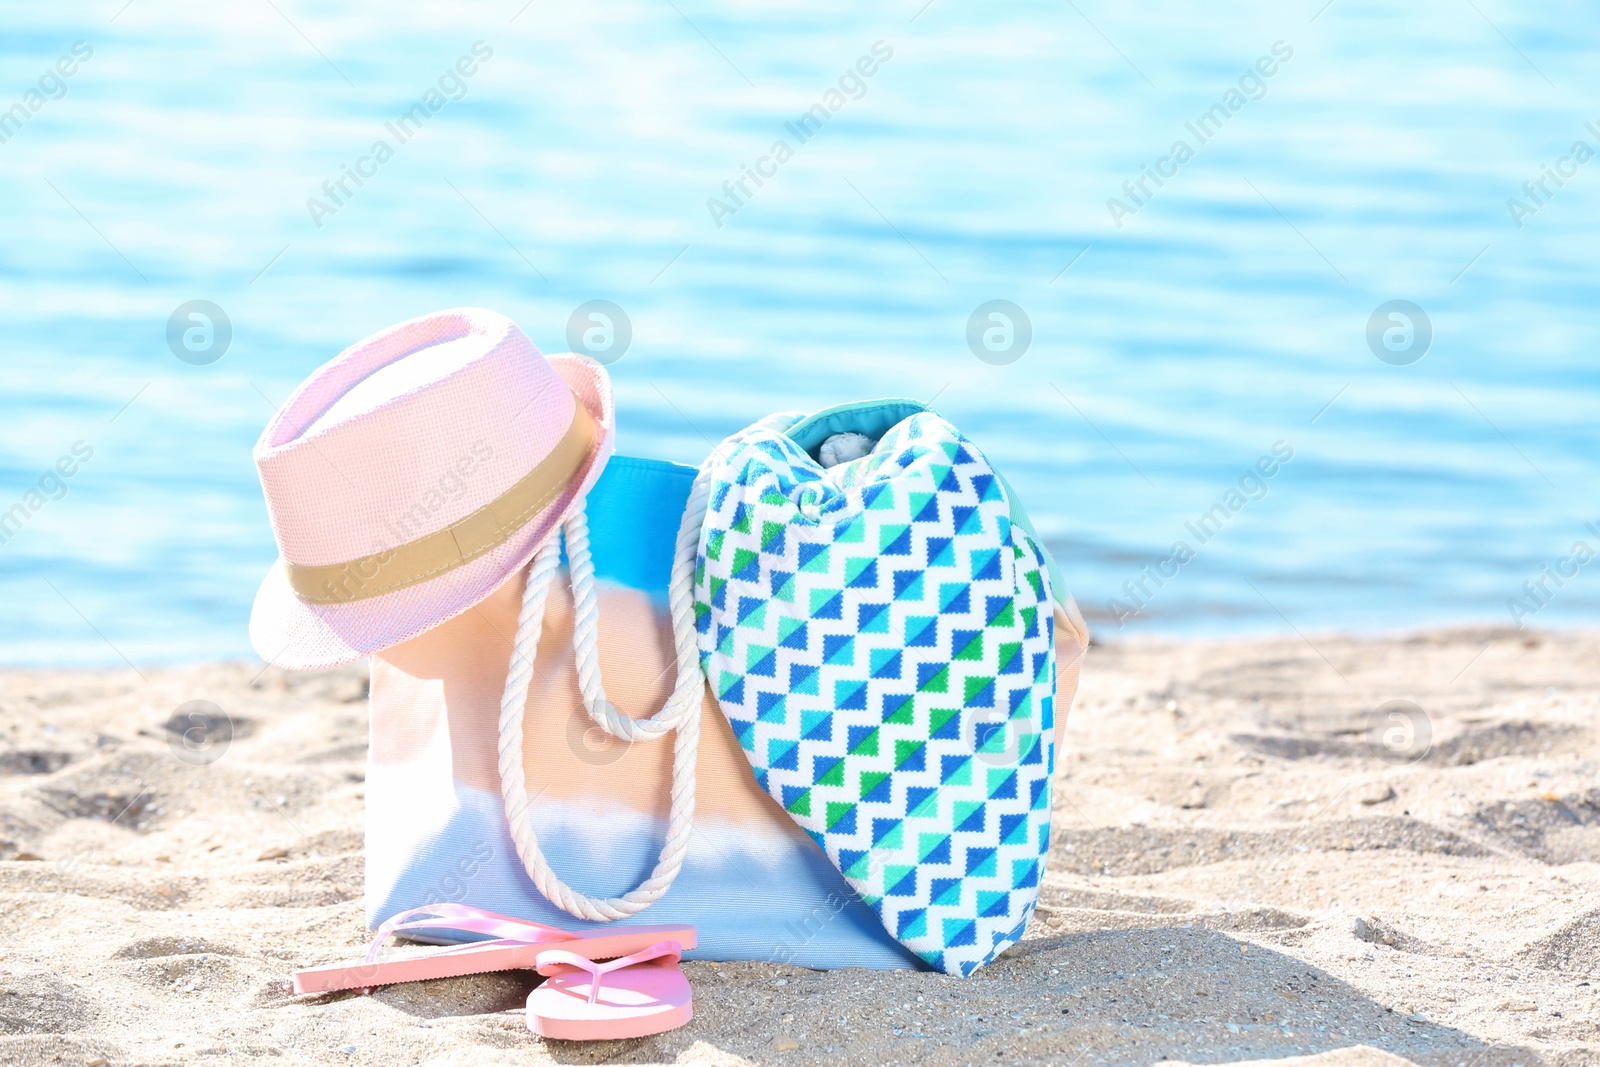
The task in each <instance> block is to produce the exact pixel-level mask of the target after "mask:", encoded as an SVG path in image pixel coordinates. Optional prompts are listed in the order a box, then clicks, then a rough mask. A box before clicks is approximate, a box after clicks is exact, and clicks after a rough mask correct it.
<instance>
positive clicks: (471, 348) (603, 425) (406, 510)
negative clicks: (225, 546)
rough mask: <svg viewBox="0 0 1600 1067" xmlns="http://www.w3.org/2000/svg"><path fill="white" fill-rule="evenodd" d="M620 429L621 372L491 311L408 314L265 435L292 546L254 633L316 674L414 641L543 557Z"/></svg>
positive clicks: (261, 445) (321, 374)
mask: <svg viewBox="0 0 1600 1067" xmlns="http://www.w3.org/2000/svg"><path fill="white" fill-rule="evenodd" d="M615 436H616V420H615V417H614V412H613V410H612V400H611V379H610V378H609V377H608V376H607V374H606V372H605V369H604V368H603V367H601V366H600V365H599V364H598V363H595V362H593V361H592V360H589V359H585V358H584V357H582V356H575V355H562V356H551V357H549V358H548V359H546V358H545V357H544V356H542V355H540V353H539V350H538V349H537V348H535V347H534V345H533V342H531V341H529V340H528V338H527V337H526V336H525V335H524V334H523V332H522V331H521V330H519V329H518V328H517V326H516V324H515V323H513V322H512V321H511V320H510V319H508V318H506V317H505V316H503V315H497V314H495V313H494V312H492V311H485V310H483V309H481V308H457V309H455V310H453V311H441V312H438V313H437V314H433V315H425V316H423V317H422V318H418V319H412V320H411V321H410V322H402V323H400V324H399V325H398V326H391V327H389V328H388V329H386V330H383V331H381V332H379V333H376V334H374V335H373V336H371V337H369V338H367V339H366V340H365V341H361V342H360V343H358V344H355V345H353V346H351V347H350V348H347V349H345V350H344V351H343V352H341V353H340V354H339V355H338V356H337V357H335V358H334V359H333V360H332V361H330V362H328V363H326V364H324V365H323V366H322V367H320V368H318V369H317V370H316V371H315V372H314V373H313V374H312V375H311V377H310V378H308V379H307V380H306V381H305V382H304V383H303V384H302V385H301V386H300V388H299V389H297V390H295V392H294V395H293V396H291V397H290V398H289V400H288V401H287V402H286V403H285V404H284V405H283V409H282V410H281V411H279V412H278V414H277V416H276V417H274V418H273V420H272V422H271V423H269V424H268V426H267V428H266V430H265V431H264V432H263V433H262V435H261V440H260V441H258V442H256V448H255V461H256V468H257V469H258V470H259V472H260V474H261V488H262V490H263V492H264V493H265V494H266V498H267V512H268V514H269V515H270V517H271V519H272V531H273V534H274V536H276V538H277V541H278V551H279V552H280V553H281V556H280V558H279V559H278V562H277V563H275V564H274V565H273V567H272V570H270V571H269V572H267V577H266V580H265V581H263V582H262V583H261V589H260V591H259V592H257V593H256V601H255V607H254V608H253V609H252V611H251V613H250V642H251V644H253V645H254V646H255V649H256V651H257V652H258V653H260V654H261V657H262V658H263V659H265V660H266V661H267V662H268V663H272V664H276V665H277V666H279V667H286V668H290V669H295V670H314V669H319V668H324V667H334V666H338V665H339V664H341V663H349V662H351V661H352V660H356V659H360V658H361V657H362V656H365V655H367V654H369V653H372V652H376V651H379V650H380V649H384V648H388V647H389V646H391V645H395V644H399V643H400V642H402V641H406V640H409V639H410V638H412V637H415V636H417V635H418V634H420V633H422V632H423V631H425V630H428V629H431V628H432V627H434V626H437V625H438V624H439V623H441V622H444V621H445V620H447V619H450V618H453V617H454V616H456V615H459V614H461V613H462V612H463V611H466V610H467V609H469V608H471V607H472V606H473V605H475V604H477V603H479V602H481V601H482V600H483V599H484V598H485V597H487V596H488V595H489V594H490V593H492V592H494V590H495V589H497V588H498V587H499V586H500V585H501V584H502V583H504V582H505V581H506V580H507V579H508V578H511V577H512V576H514V575H516V574H517V573H518V572H519V571H521V570H522V568H524V567H525V566H527V564H528V561H529V560H530V559H532V558H533V554H534V552H535V551H536V550H537V549H538V548H539V546H540V545H541V544H543V543H544V542H545V540H546V539H547V538H549V537H552V536H554V535H555V533H556V531H557V529H558V528H559V526H560V524H561V522H562V520H563V519H565V518H566V516H567V515H568V513H570V512H571V511H572V509H573V508H574V507H576V506H577V505H578V504H579V503H580V502H581V501H582V499H583V497H584V494H585V493H587V492H588V491H589V488H590V486H592V485H593V484H594V482H595V479H596V478H598V477H599V476H600V471H601V470H602V469H603V468H604V467H605V464H606V460H607V459H608V458H609V457H610V455H611V449H612V445H613V442H614V440H615Z"/></svg>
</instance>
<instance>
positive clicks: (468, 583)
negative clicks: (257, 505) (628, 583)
mask: <svg viewBox="0 0 1600 1067" xmlns="http://www.w3.org/2000/svg"><path fill="white" fill-rule="evenodd" d="M546 358H547V359H548V360H549V362H550V365H551V366H552V367H554V368H555V371H556V373H557V374H559V375H560V376H561V379H562V380H563V381H564V382H566V383H567V385H568V386H569V387H570V388H571V389H572V392H573V395H574V396H576V397H577V398H578V402H579V403H581V404H583V406H584V407H585V408H587V409H588V411H589V414H591V415H593V416H594V418H595V420H596V421H597V422H598V423H599V425H600V435H599V438H598V440H596V442H595V446H594V448H593V449H592V450H591V451H590V454H589V457H588V459H587V460H586V461H585V463H584V466H583V468H582V470H581V473H580V474H579V475H578V476H577V477H575V478H574V479H573V480H572V483H571V484H570V485H569V486H568V488H567V489H566V491H564V492H563V493H561V495H560V496H558V497H556V499H555V500H553V501H551V503H550V504H549V506H548V507H546V508H545V509H544V510H543V511H542V512H540V513H539V515H537V516H536V517H535V518H534V519H533V520H532V521H530V522H529V523H528V524H527V525H526V526H524V527H522V529H520V530H518V531H517V532H516V533H515V534H514V535H513V536H512V537H511V538H509V539H508V540H507V541H506V542H505V543H504V544H502V545H500V546H499V547H497V548H495V549H494V550H492V551H490V552H486V553H484V554H483V555H482V556H479V557H478V558H476V559H474V560H472V561H471V562H469V563H465V564H462V565H461V566H459V567H456V568H453V569H452V570H449V571H446V572H445V573H443V574H441V575H439V576H438V577H437V578H431V579H429V580H428V581H426V582H419V583H418V584H416V585H413V586H408V587H407V588H405V589H399V590H396V591H395V592H392V593H385V594H383V595H381V596H375V597H369V598H367V599H364V600H358V601H349V602H345V603H340V604H311V603H307V602H306V601H304V600H301V599H300V598H299V597H298V596H296V595H295V593H294V590H293V589H292V588H291V587H290V585H289V576H288V572H287V571H286V570H285V569H284V565H283V559H282V558H281V557H280V558H279V559H278V560H277V562H275V563H274V564H273V565H272V569H271V570H269V571H268V572H267V575H266V578H265V579H263V581H262V582H261V588H260V589H258V590H257V591H256V599H255V604H254V605H253V606H252V607H251V609H250V643H251V644H252V645H253V646H254V647H255V650H256V653H257V654H258V655H260V656H261V658H262V659H263V660H265V661H266V662H268V663H270V664H272V665H273V666H276V667H282V668H284V669H286V670H298V671H310V670H324V669H327V668H329V667H338V666H342V665H343V664H346V663H353V662H355V661H356V660H358V659H361V658H362V657H363V656H369V655H371V654H372V653H374V652H380V651H382V650H383V649H386V648H390V647H392V646H394V645H398V644H400V643H401V642H403V641H409V640H411V639H412V638H413V637H416V636H418V635H419V634H422V633H425V632H427V631H428V630H431V629H433V628H434V627H435V626H438V625H439V624H440V623H442V622H446V621H448V620H450V619H453V618H455V617H456V616H457V615H460V614H461V613H462V612H464V611H469V610H471V609H472V608H473V607H474V606H476V605H477V604H480V603H482V602H483V601H484V600H485V599H487V598H488V597H489V595H490V594H492V593H493V592H494V591H495V590H496V589H498V588H500V586H502V585H504V584H505V583H506V581H508V580H509V579H511V578H512V577H515V576H516V575H517V574H519V573H520V572H521V571H522V569H523V568H524V567H526V566H527V565H528V563H529V561H530V560H532V559H533V556H534V553H536V552H537V551H538V550H539V548H540V546H542V545H543V544H544V543H545V542H546V541H547V540H549V538H551V537H553V536H555V535H556V533H557V531H559V529H560V528H561V524H562V523H563V522H564V521H565V520H566V518H567V516H568V515H570V514H571V513H572V511H573V509H574V508H576V507H578V506H579V505H580V504H581V503H582V501H583V498H584V497H585V496H586V495H587V494H588V492H589V490H590V489H591V488H592V487H593V486H594V483H595V481H596V479H598V478H599V477H600V473H601V471H603V470H604V469H605V465H606V461H607V460H608V459H610V457H611V452H612V449H613V448H614V447H615V445H616V430H617V423H616V412H615V410H614V403H613V400H612V396H611V383H610V379H609V378H608V377H607V376H606V372H605V369H604V368H602V367H601V366H600V365H599V364H597V363H594V362H592V361H590V360H588V359H585V358H583V357H581V356H574V355H556V356H549V357H546Z"/></svg>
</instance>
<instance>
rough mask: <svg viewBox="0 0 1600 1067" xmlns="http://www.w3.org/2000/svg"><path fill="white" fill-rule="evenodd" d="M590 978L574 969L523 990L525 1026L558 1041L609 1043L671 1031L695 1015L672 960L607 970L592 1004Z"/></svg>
mask: <svg viewBox="0 0 1600 1067" xmlns="http://www.w3.org/2000/svg"><path fill="white" fill-rule="evenodd" d="M593 980H594V979H593V977H592V976H591V975H588V974H585V973H577V972H574V973H569V974H558V975H556V976H555V977H553V978H549V979H546V980H545V983H544V984H543V985H541V986H540V987H539V988H537V989H535V990H534V991H533V992H532V993H529V994H528V1029H530V1030H532V1031H533V1032H534V1033H536V1034H539V1035H541V1036H543V1037H548V1038H553V1039H555V1040H558V1041H614V1040H618V1039H621V1038H629V1037H645V1036H647V1035H649V1034H660V1033H664V1032H666V1031H668V1030H675V1029H677V1028H678V1027H680V1026H682V1025H683V1024H684V1023H687V1022H688V1021H689V1020H690V1019H692V1018H694V998H693V996H692V994H691V993H690V990H689V980H688V979H687V978H685V977H684V975H683V971H682V970H680V969H679V968H678V964H677V963H676V962H672V963H666V964H663V965H661V966H651V965H650V964H648V963H641V964H637V965H635V966H632V967H628V968H625V969H623V970H618V971H612V972H610V973H609V974H606V975H605V976H604V977H603V978H602V979H601V984H600V994H599V997H598V998H597V1002H596V1003H594V1004H591V1003H589V989H590V983H591V982H593Z"/></svg>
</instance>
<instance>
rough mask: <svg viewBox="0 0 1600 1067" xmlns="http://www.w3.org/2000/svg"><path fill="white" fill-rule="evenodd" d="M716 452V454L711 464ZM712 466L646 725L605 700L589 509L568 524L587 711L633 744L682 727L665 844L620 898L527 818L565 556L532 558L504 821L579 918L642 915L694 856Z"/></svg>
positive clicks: (506, 731) (505, 705)
mask: <svg viewBox="0 0 1600 1067" xmlns="http://www.w3.org/2000/svg"><path fill="white" fill-rule="evenodd" d="M715 456H716V453H715V452H714V453H713V458H714V457H715ZM711 466H712V464H711V460H709V459H708V460H707V461H706V464H705V466H704V467H702V468H701V470H700V472H699V473H698V474H697V475H696V477H695V480H694V485H693V486H692V487H691V488H690V490H689V502H688V504H687V506H685V508H684V511H683V521H682V522H681V523H680V524H679V527H678V542H677V545H676V546H675V552H674V555H673V561H672V578H671V582H670V583H669V585H668V587H667V602H668V607H669V609H670V611H671V615H672V633H673V641H674V644H675V646H676V652H677V672H678V673H677V678H676V679H675V681H674V682H673V688H672V693H671V694H670V695H669V696H668V697H667V700H666V703H665V704H664V705H663V707H662V709H661V710H660V711H659V712H657V713H656V714H655V715H653V716H651V717H650V718H648V719H639V720H635V719H631V718H629V717H628V716H626V715H623V714H622V713H621V712H620V711H618V710H617V709H616V707H615V706H614V705H613V704H612V703H611V702H610V701H609V700H607V699H606V695H605V687H604V685H603V684H602V682H601V679H600V653H599V630H600V628H599V607H598V604H597V601H596V596H595V590H594V562H593V560H592V559H591V558H590V554H589V525H588V520H587V519H586V518H585V516H584V514H583V511H582V508H581V506H580V507H579V508H577V509H575V510H574V511H573V513H572V515H570V516H569V517H568V518H567V521H566V524H565V529H566V535H567V556H568V560H569V563H570V564H571V575H572V597H573V604H574V613H575V614H574V623H573V646H574V649H575V651H576V654H577V664H578V677H579V685H580V688H581V689H582V691H583V699H584V707H585V708H586V709H587V710H588V712H589V716H590V717H591V718H592V719H593V720H594V721H595V724H596V725H598V726H599V727H600V728H601V729H603V730H605V731H606V732H607V733H609V734H611V735H612V736H613V737H617V738H620V739H622V740H624V741H627V742H630V743H631V742H633V741H653V740H656V739H658V738H660V737H661V736H662V735H663V734H665V733H666V732H667V731H668V730H676V731H677V736H676V738H675V739H674V743H673V753H672V790H671V798H672V802H671V807H670V810H669V812H668V815H667V833H666V839H665V840H664V841H663V842H662V845H661V854H660V857H659V858H658V859H657V860H656V865H655V868H654V869H653V870H652V871H651V872H650V876H649V877H648V878H646V879H645V881H644V882H643V883H642V884H640V885H639V886H638V887H637V888H636V889H633V890H632V891H630V892H628V893H625V894H623V895H622V896H620V897H608V898H600V897H591V896H587V895H585V894H583V893H580V892H578V891H577V890H575V889H573V888H572V887H571V886H569V885H567V884H566V883H565V882H563V881H562V880H561V878H560V877H559V876H558V875H557V874H556V873H555V872H554V871H552V870H551V869H550V864H549V862H548V861H547V860H546V859H545V856H544V852H543V851H542V850H541V849H540V847H539V839H538V835H537V834H535V833H534V830H533V826H532V824H531V823H530V821H529V820H528V808H529V806H530V801H529V799H528V792H527V787H526V785H525V784H524V776H523V775H524V772H523V767H522V717H523V709H524V707H525V706H526V705H527V702H528V686H529V683H531V682H532V681H533V662H534V656H535V654H536V653H537V651H538V646H539V633H540V629H541V628H542V627H543V625H544V606H545V600H546V598H547V597H548V595H549V592H550V583H551V582H552V581H553V580H554V578H555V574H556V571H557V570H558V569H559V567H560V563H561V554H560V545H559V542H558V541H557V539H556V538H555V537H554V536H552V537H551V538H550V539H549V540H548V541H546V542H545V544H544V545H543V546H541V547H540V549H539V551H538V552H536V553H535V554H534V557H533V562H532V564H531V565H530V567H529V569H528V584H527V587H526V589H525V590H524V591H523V594H522V611H521V613H520V614H519V615H518V618H517V635H516V639H515V640H514V641H513V643H512V649H511V666H510V670H509V671H508V672H507V674H506V687H505V692H504V694H503V695H502V696H501V699H500V762H499V766H500V793H501V796H502V798H503V799H504V801H505V811H506V821H507V823H508V824H509V826H510V830H511V840H512V842H513V843H515V845H516V848H517V855H518V856H520V857H521V859H522V864H523V866H524V867H525V868H527V871H528V876H529V877H530V878H532V879H533V883H534V885H535V886H537V887H538V889H539V892H540V893H542V894H544V896H545V898H546V899H547V900H549V901H550V902H551V903H552V904H554V905H555V906H556V907H558V908H560V909H561V910H562V911H565V912H567V913H568V914H570V915H575V916H577V917H578V918H580V919H590V920H593V921H597V922H603V921H609V920H612V919H622V918H626V917H627V916H629V915H634V914H637V913H638V912H640V911H643V910H644V909H645V908H648V907H649V906H650V905H651V904H654V903H655V902H656V901H657V900H659V899H660V898H661V897H662V895H663V894H665V893H666V891H667V889H668V888H669V887H670V886H671V885H672V882H673V880H674V879H676V878H677V877H678V872H679V871H680V870H681V869H682V867H683V860H684V857H685V856H686V855H687V854H688V852H689V838H690V835H691V834H692V833H693V831H694V801H695V757H696V755H697V754H698V750H699V747H700V705H701V699H702V693H703V690H704V685H705V681H704V678H703V676H702V674H701V673H700V653H699V647H698V640H697V634H696V631H695V624H694V572H695V564H696V557H697V554H698V552H699V546H700V528H701V526H702V525H703V524H704V521H705V514H706V501H707V498H708V496H709V486H710V470H711Z"/></svg>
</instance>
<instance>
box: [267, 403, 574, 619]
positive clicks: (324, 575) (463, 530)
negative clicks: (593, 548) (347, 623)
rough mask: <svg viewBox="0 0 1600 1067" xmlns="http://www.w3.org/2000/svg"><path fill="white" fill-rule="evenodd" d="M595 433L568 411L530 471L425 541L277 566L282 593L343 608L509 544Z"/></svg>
mask: <svg viewBox="0 0 1600 1067" xmlns="http://www.w3.org/2000/svg"><path fill="white" fill-rule="evenodd" d="M599 433H600V427H599V424H598V423H597V422H596V421H595V418H594V416H593V415H591V414H590V413H589V411H588V409H587V408H585V407H584V406H583V404H581V403H575V404H573V411H572V425H571V426H569V427H568V428H567V432H566V434H565V435H563V436H562V438H561V440H560V441H558V442H557V443H556V446H555V448H553V449H551V451H550V454H549V455H548V456H546V457H545V458H544V459H543V460H542V461H540V463H539V464H538V466H536V467H534V468H533V470H531V471H529V472H528V474H527V475H526V476H524V477H523V478H522V479H520V480H519V481H518V482H517V483H516V484H515V485H513V486H511V488H509V489H507V490H506V491H505V492H504V493H501V494H500V495H499V496H498V497H496V498H495V499H493V500H491V501H489V503H487V504H485V505H484V506H483V507H481V508H478V509H477V510H476V511H474V512H472V513H471V514H469V515H466V516H464V517H463V518H460V519H458V520H456V521H455V522H453V523H451V524H450V525H449V526H446V527H445V528H444V529H442V530H436V531H435V532H433V533H431V534H425V535H423V536H422V537H419V538H417V539H416V540H414V541H407V542H406V543H404V544H401V545H396V546H395V547H393V548H387V549H384V550H383V551H381V552H374V553H372V554H371V555H367V556H362V557H360V558H359V559H353V560H348V561H346V562H344V563H325V564H320V565H314V566H307V565H305V564H300V563H291V562H289V561H288V560H285V561H284V563H283V566H284V569H285V570H286V571H287V572H288V577H289V586H290V588H292V589H293V590H294V593H295V596H297V597H299V598H300V599H301V600H303V601H306V602H307V603H311V604H343V603H347V602H349V601H352V600H365V599H367V598H369V597H375V596H381V595H383V594H384V593H392V592H394V591H395V590H396V589H404V588H406V587H407V586H411V585H416V584H417V583H419V582H425V581H427V580H428V579H430V578H435V577H438V576H439V575H441V574H444V573H445V572H447V571H450V570H453V569H454V568H456V567H459V566H461V565H462V564H465V563H469V562H471V561H472V560H474V559H477V558H478V557H479V556H482V555H484V554H485V553H487V552H492V551H494V550H495V549H496V548H498V547H500V546H501V545H503V544H505V543H506V541H508V540H510V539H511V537H512V536H513V535H514V534H516V532H517V531H518V530H520V529H522V528H523V527H524V526H526V525H527V524H528V523H529V522H530V521H531V520H532V519H533V518H534V517H535V516H537V515H538V514H539V513H540V512H541V511H543V510H544V509H545V508H547V507H548V506H549V505H550V502H551V501H553V500H555V499H556V497H558V496H560V495H561V493H562V492H564V491H565V490H566V489H567V488H568V487H569V486H571V485H572V483H573V480H574V479H575V478H576V477H577V475H578V474H579V473H580V472H581V471H582V470H583V465H584V463H585V462H587V461H588V459H589V457H590V456H591V455H592V454H593V452H594V448H595V443H596V441H597V440H598V438H599Z"/></svg>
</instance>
